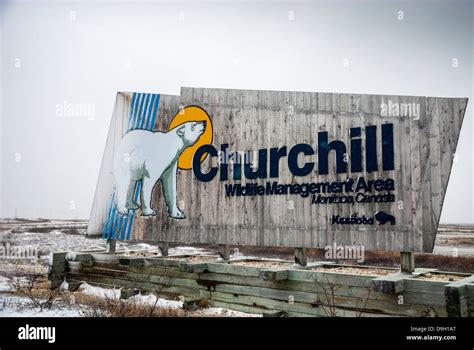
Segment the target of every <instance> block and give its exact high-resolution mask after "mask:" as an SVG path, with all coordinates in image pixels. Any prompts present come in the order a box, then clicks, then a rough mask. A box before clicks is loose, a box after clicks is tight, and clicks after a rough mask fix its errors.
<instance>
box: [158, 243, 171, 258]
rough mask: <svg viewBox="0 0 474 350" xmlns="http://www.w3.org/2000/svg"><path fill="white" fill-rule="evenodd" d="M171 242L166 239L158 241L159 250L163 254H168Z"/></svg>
mask: <svg viewBox="0 0 474 350" xmlns="http://www.w3.org/2000/svg"><path fill="white" fill-rule="evenodd" d="M168 249H169V243H168V242H166V241H160V242H158V250H159V251H160V252H161V256H168Z"/></svg>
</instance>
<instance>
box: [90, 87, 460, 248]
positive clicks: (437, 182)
mask: <svg viewBox="0 0 474 350" xmlns="http://www.w3.org/2000/svg"><path fill="white" fill-rule="evenodd" d="M138 95H140V96H143V95H147V94H136V93H135V94H130V93H128V94H119V95H118V98H117V103H116V108H115V111H114V115H113V119H112V125H111V130H110V132H109V140H108V142H107V146H106V151H105V154H104V161H103V165H102V170H101V177H100V179H99V184H98V188H97V193H96V198H95V201H94V208H93V210H92V215H91V222H90V225H89V230H88V232H89V234H98V233H99V234H102V235H103V237H104V238H106V239H110V238H117V239H128V238H138V239H146V240H154V241H169V242H187V243H218V244H236V245H253V246H275V247H308V248H310V247H312V248H325V247H327V246H330V245H333V244H337V245H361V246H364V248H365V249H366V250H385V251H407V252H409V251H415V252H431V251H432V250H433V246H434V241H435V237H436V231H437V228H438V223H439V218H440V214H441V209H442V205H443V200H444V196H445V192H446V187H447V184H448V179H449V174H450V171H451V166H452V162H453V158H454V155H455V150H456V144H457V140H458V137H459V132H460V129H461V124H462V120H463V116H464V112H465V109H466V104H467V99H460V98H435V97H414V96H382V95H356V94H335V93H312V92H281V91H251V90H225V89H201V88H199V89H197V88H182V90H181V96H180V97H179V98H178V97H172V96H166V97H165V98H164V96H162V97H161V99H160V101H159V102H158V108H157V111H156V113H155V112H153V110H151V112H148V111H150V108H151V107H149V106H148V107H146V106H147V105H146V102H147V101H146V97H140V101H142V100H143V101H142V103H144V104H145V105H144V107H140V102H138V103H137V101H136V99H137V96H138ZM152 96H155V95H151V96H150V101H151V99H152V98H153V97H152ZM155 100H156V99H155ZM155 102H156V101H155ZM137 110H138V113H136V111H137ZM143 111H145V112H143ZM143 113H145V114H143ZM146 113H149V114H148V117H147V114H146ZM135 114H137V115H138V117H136V118H142V119H143V118H145V122H144V124H143V125H145V127H141V126H140V124H139V125H138V127H136V125H137V124H136V122H135V124H134V125H132V126H131V127H130V120H133V115H135ZM130 115H132V118H131V117H130ZM150 115H152V118H153V115H155V119H154V122H150V123H151V124H152V126H148V127H147V123H146V120H147V118H149V116H150ZM148 125H149V124H148ZM137 129H138V130H137ZM130 217H132V221H133V222H132V223H130ZM125 224H126V225H129V226H130V230H127V229H125V231H124V228H123V227H124V225H125ZM124 232H125V233H124Z"/></svg>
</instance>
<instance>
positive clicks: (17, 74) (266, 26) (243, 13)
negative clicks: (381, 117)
mask: <svg viewBox="0 0 474 350" xmlns="http://www.w3.org/2000/svg"><path fill="white" fill-rule="evenodd" d="M289 11H293V14H294V20H289V17H290V14H289ZM399 11H403V20H399V19H398V17H399V15H400V14H399ZM0 15H1V19H0V20H1V27H0V30H1V44H2V45H1V55H0V59H1V67H2V69H1V71H0V74H1V94H0V103H1V109H0V112H1V118H0V122H1V123H0V132H1V133H0V135H1V143H0V154H1V156H2V158H1V162H0V165H1V168H0V185H1V186H0V189H1V192H0V197H1V201H0V216H2V217H13V216H15V215H17V216H19V217H46V218H50V217H54V218H88V216H89V213H90V208H91V205H92V200H93V197H94V191H95V186H96V181H97V176H98V172H99V168H100V163H101V159H102V153H103V149H104V145H105V140H106V135H107V131H108V126H109V122H110V118H111V114H112V109H113V104H114V99H115V93H116V91H132V90H134V91H142V92H160V93H168V94H179V88H180V86H203V87H223V88H246V89H271V90H297V91H324V92H352V93H376V94H391V95H398V94H400V95H428V96H443V97H469V98H472V97H473V96H472V91H473V70H472V61H473V38H474V35H473V34H474V31H473V6H472V3H471V2H469V1H410V2H405V1H403V2H400V1H353V2H347V1H345V2H343V1H322V2H316V1H313V2H289V3H285V2H278V3H277V2H258V3H248V2H232V1H226V2H225V3H224V4H222V3H212V2H200V1H187V2H186V1H185V2H179V3H176V2H156V1H142V2H138V1H137V2H133V1H120V2H113V1H101V2H91V1H86V2H70V1H40V2H38V1H35V2H34V1H3V2H1V3H0ZM346 59H347V60H348V61H347V62H349V66H348V67H345V66H344V62H345V60H346ZM453 59H457V62H458V67H453ZM473 101H474V100H472V101H471V102H470V103H469V105H468V110H467V113H466V116H465V121H464V125H463V130H462V132H461V137H460V141H459V148H458V154H457V161H456V163H455V164H454V166H453V172H452V174H451V178H450V183H449V186H448V191H447V196H446V200H445V206H444V208H443V213H442V219H441V220H442V222H449V223H474V205H473V197H474V185H473V182H474V176H473V171H472V170H473V169H472V163H473V157H474V152H473V151H474V146H473V137H472V136H473V121H472V117H473V109H472V102H473ZM65 103H72V104H73V105H74V106H78V107H81V106H82V107H84V108H88V107H90V108H93V111H94V118H90V117H88V116H87V115H86V116H80V115H77V113H76V115H72V116H68V115H64V114H63V115H61V111H60V107H59V110H58V105H59V106H62V105H64V104H65ZM79 114H80V113H79ZM90 119H93V120H90Z"/></svg>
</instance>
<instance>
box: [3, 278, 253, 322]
mask: <svg viewBox="0 0 474 350" xmlns="http://www.w3.org/2000/svg"><path fill="white" fill-rule="evenodd" d="M0 286H1V287H2V288H3V287H4V288H3V289H2V290H1V292H0V317H80V316H82V315H83V312H84V311H86V310H90V306H89V305H86V304H79V303H76V302H75V300H76V298H75V297H74V294H73V293H69V292H65V295H68V294H69V295H70V297H69V302H66V301H65V300H68V299H67V298H63V299H58V301H57V302H56V303H55V304H53V307H52V308H51V309H43V310H41V309H40V308H38V307H36V306H34V305H33V304H32V302H31V300H30V299H29V298H27V297H24V296H19V295H16V294H12V293H11V291H10V287H9V285H8V278H5V277H2V278H1V279H0ZM61 289H62V290H63V291H65V290H67V284H66V283H64V284H63V285H62V286H61ZM76 293H83V294H85V295H88V296H94V297H99V298H104V299H105V298H108V299H111V300H117V299H119V298H120V289H118V288H116V289H108V288H101V287H96V286H92V285H90V284H88V283H82V284H81V286H80V287H79V289H78V291H77V292H76ZM125 302H130V303H141V304H147V305H156V307H158V308H167V309H182V307H183V302H182V301H176V300H167V299H163V298H159V297H157V296H155V295H153V294H147V295H142V294H138V295H135V296H132V297H130V298H129V299H127V300H126V301H125ZM189 316H197V317H216V316H218V317H260V316H261V315H255V314H247V313H243V312H238V311H232V310H227V309H223V308H203V309H197V310H195V311H190V312H189Z"/></svg>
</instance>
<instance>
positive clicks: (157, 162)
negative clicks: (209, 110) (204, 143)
mask: <svg viewBox="0 0 474 350" xmlns="http://www.w3.org/2000/svg"><path fill="white" fill-rule="evenodd" d="M205 127H206V122H205V121H202V122H197V121H192V122H186V123H184V124H181V125H178V126H177V127H175V128H174V129H172V130H170V131H168V132H153V131H149V130H142V129H138V130H132V131H130V132H128V133H127V134H125V135H124V136H123V138H122V140H121V141H120V145H119V146H118V148H117V151H116V154H115V158H114V177H115V190H116V198H117V211H118V212H119V213H120V214H127V213H128V211H129V210H135V209H138V205H137V204H136V203H134V202H133V194H134V192H135V191H134V189H135V186H136V182H137V181H138V180H141V181H142V186H141V191H140V203H141V205H140V206H141V212H142V215H143V216H151V215H156V211H155V210H153V209H152V207H151V194H152V192H153V187H154V186H155V184H156V183H157V182H158V181H159V180H161V185H162V188H163V196H164V199H165V203H166V206H167V207H168V213H169V215H170V216H171V217H172V218H176V219H184V218H185V216H184V213H183V212H182V211H181V210H179V209H178V207H177V205H176V169H177V162H178V158H179V156H180V154H181V153H182V152H183V151H184V150H185V149H186V148H187V147H189V146H192V145H194V144H195V143H196V141H197V140H198V139H199V137H200V136H201V135H202V133H203V132H204V129H205Z"/></svg>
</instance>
